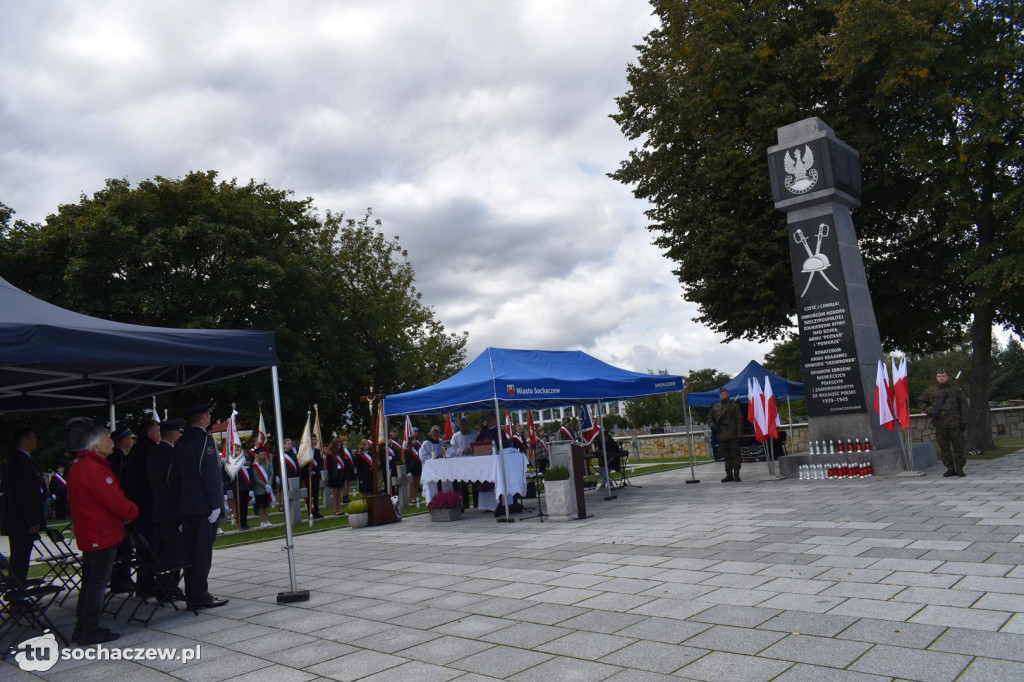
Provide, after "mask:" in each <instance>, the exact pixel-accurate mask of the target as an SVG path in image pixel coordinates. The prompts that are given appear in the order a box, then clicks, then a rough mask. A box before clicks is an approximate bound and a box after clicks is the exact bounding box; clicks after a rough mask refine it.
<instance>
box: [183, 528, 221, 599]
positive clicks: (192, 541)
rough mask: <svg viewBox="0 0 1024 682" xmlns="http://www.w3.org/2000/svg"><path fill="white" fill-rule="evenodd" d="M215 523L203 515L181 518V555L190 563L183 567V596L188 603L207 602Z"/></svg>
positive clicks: (210, 597)
mask: <svg viewBox="0 0 1024 682" xmlns="http://www.w3.org/2000/svg"><path fill="white" fill-rule="evenodd" d="M215 528H216V524H213V523H210V522H209V521H208V520H207V518H206V517H205V516H186V517H183V518H182V520H181V545H182V555H183V556H184V559H185V561H186V562H188V563H190V564H192V565H191V566H190V567H189V568H186V569H185V596H186V598H187V599H188V601H189V603H190V604H209V603H210V602H212V601H213V597H212V596H210V588H209V582H208V581H209V578H210V565H211V564H212V563H213V540H214V538H215V537H216V536H217V531H216V530H215Z"/></svg>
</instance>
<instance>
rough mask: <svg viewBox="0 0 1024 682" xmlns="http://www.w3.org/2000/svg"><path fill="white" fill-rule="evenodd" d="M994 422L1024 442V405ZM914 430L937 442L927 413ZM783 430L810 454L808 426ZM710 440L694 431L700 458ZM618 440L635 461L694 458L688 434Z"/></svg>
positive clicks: (997, 434)
mask: <svg viewBox="0 0 1024 682" xmlns="http://www.w3.org/2000/svg"><path fill="white" fill-rule="evenodd" d="M990 423H991V425H992V437H993V438H1015V439H1022V440H1024V406H1014V407H994V408H992V411H991V420H990ZM910 428H911V432H912V433H913V436H914V442H915V443H930V442H932V440H933V439H934V436H935V429H934V428H932V426H931V424H930V419H929V418H928V416H927V415H925V414H915V415H911V418H910ZM781 430H783V431H785V432H786V434H787V436H786V438H787V439H788V440H789V443H788V445H787V449H788V450H789V452H806V451H807V424H806V423H800V424H793V425H792V427H790V426H789V425H783V426H782V427H781ZM789 434H792V435H789ZM710 437H711V432H710V431H709V430H708V429H707V428H703V429H701V428H695V429H694V432H693V444H694V450H695V451H696V455H697V457H705V456H706V455H707V453H708V452H709V446H708V443H709V440H710ZM615 440H617V441H619V443H620V444H622V445H623V446H624V448H625V449H626V450H628V452H629V453H630V456H631V457H633V458H634V459H635V458H636V447H637V446H639V450H640V459H641V460H644V459H666V458H672V457H689V456H690V448H689V439H688V438H687V435H686V431H679V432H674V433H658V434H650V435H644V436H636V437H635V440H634V438H633V437H630V436H625V437H617V438H616V439H615Z"/></svg>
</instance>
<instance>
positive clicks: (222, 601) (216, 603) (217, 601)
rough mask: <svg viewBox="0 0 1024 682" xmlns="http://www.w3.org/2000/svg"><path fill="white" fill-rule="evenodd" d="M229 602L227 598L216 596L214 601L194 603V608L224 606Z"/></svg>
mask: <svg viewBox="0 0 1024 682" xmlns="http://www.w3.org/2000/svg"><path fill="white" fill-rule="evenodd" d="M227 603H228V600H227V599H216V598H215V599H213V601H208V602H205V603H203V604H193V605H192V608H194V609H215V608H217V607H218V606H224V605H225V604H227Z"/></svg>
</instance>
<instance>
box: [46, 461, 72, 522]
mask: <svg viewBox="0 0 1024 682" xmlns="http://www.w3.org/2000/svg"><path fill="white" fill-rule="evenodd" d="M50 497H51V498H52V499H53V517H54V518H55V519H57V520H58V521H59V520H61V519H66V518H67V517H68V479H67V477H66V474H65V473H64V465H63V464H60V465H58V466H57V471H55V472H54V473H53V476H51V477H50Z"/></svg>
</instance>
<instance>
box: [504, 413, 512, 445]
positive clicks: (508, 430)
mask: <svg viewBox="0 0 1024 682" xmlns="http://www.w3.org/2000/svg"><path fill="white" fill-rule="evenodd" d="M505 438H507V439H508V440H512V411H511V410H505Z"/></svg>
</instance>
